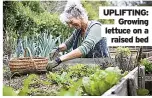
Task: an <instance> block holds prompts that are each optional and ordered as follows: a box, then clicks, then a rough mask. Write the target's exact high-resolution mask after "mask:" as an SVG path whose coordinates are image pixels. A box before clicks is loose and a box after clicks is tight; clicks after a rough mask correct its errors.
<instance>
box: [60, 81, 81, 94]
mask: <svg viewBox="0 0 152 98" xmlns="http://www.w3.org/2000/svg"><path fill="white" fill-rule="evenodd" d="M81 85H82V80H81V79H79V80H78V81H77V82H74V83H73V85H71V87H70V88H69V89H68V90H66V89H61V90H60V92H59V94H58V95H59V96H81V95H82V88H81Z"/></svg>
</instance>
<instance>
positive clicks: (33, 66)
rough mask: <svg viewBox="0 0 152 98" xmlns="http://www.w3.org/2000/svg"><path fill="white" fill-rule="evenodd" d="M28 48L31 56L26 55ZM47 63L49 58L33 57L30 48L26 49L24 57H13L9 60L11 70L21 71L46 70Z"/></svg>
mask: <svg viewBox="0 0 152 98" xmlns="http://www.w3.org/2000/svg"><path fill="white" fill-rule="evenodd" d="M27 50H28V52H29V54H30V57H25V55H26V52H27ZM47 64H48V59H47V58H44V57H32V56H31V51H30V49H29V48H26V49H25V51H24V57H23V58H13V59H11V60H10V61H9V67H10V70H11V72H19V73H27V72H40V71H46V65H47Z"/></svg>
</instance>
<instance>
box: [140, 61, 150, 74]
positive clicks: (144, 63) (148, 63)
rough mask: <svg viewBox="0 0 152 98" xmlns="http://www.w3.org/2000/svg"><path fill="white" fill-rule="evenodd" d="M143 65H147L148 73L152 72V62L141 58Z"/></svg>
mask: <svg viewBox="0 0 152 98" xmlns="http://www.w3.org/2000/svg"><path fill="white" fill-rule="evenodd" d="M141 65H143V66H145V71H146V73H152V62H150V61H148V60H147V59H146V58H145V59H142V60H141Z"/></svg>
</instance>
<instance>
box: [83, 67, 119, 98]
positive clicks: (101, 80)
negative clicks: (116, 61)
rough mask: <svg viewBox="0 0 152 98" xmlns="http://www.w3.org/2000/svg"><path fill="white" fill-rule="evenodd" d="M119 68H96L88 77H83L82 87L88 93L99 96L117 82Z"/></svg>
mask: <svg viewBox="0 0 152 98" xmlns="http://www.w3.org/2000/svg"><path fill="white" fill-rule="evenodd" d="M121 77H122V76H121V74H120V70H119V69H117V71H111V70H109V69H108V70H105V71H104V70H97V71H96V72H95V73H94V74H93V75H91V76H90V77H84V78H83V81H82V83H83V89H84V91H85V92H86V93H87V94H88V95H92V96H100V95H102V94H103V93H104V92H105V91H107V90H108V89H110V88H111V87H112V86H114V85H115V84H117V83H118V82H119V80H120V78H121Z"/></svg>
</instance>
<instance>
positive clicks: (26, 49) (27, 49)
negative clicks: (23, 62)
mask: <svg viewBox="0 0 152 98" xmlns="http://www.w3.org/2000/svg"><path fill="white" fill-rule="evenodd" d="M27 51H28V53H29V54H30V58H31V59H32V53H31V50H30V48H29V47H26V48H25V49H24V57H26V56H27V55H26V54H27Z"/></svg>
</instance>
